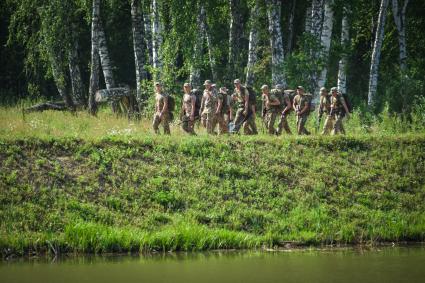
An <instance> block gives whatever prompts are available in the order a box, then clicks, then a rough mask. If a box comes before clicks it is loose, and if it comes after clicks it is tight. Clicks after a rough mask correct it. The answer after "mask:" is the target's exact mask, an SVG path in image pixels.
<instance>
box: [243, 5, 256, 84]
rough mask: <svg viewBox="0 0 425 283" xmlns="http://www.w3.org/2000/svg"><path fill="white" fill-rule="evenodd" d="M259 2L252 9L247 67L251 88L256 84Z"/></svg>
mask: <svg viewBox="0 0 425 283" xmlns="http://www.w3.org/2000/svg"><path fill="white" fill-rule="evenodd" d="M258 2H259V1H258V0H257V1H255V6H254V7H253V8H252V9H251V30H250V32H249V47H248V64H247V67H246V84H247V85H250V86H252V85H253V84H254V66H255V63H257V58H258V56H257V48H258V13H259V7H258Z"/></svg>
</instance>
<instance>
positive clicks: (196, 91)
mask: <svg viewBox="0 0 425 283" xmlns="http://www.w3.org/2000/svg"><path fill="white" fill-rule="evenodd" d="M191 94H192V95H194V96H195V97H196V100H195V119H197V118H199V117H200V116H201V115H200V113H199V111H200V110H201V103H202V96H203V94H204V93H203V92H202V90H200V89H197V88H195V89H192V92H191Z"/></svg>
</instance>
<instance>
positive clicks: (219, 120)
mask: <svg viewBox="0 0 425 283" xmlns="http://www.w3.org/2000/svg"><path fill="white" fill-rule="evenodd" d="M220 100H221V102H222V104H221V111H220V112H219V113H218V114H216V115H215V117H214V122H213V127H212V129H213V131H214V129H215V127H216V126H217V124H218V134H219V135H221V134H227V133H228V128H227V123H226V120H225V119H224V110H226V109H227V107H225V104H227V103H228V101H227V95H226V96H225V95H223V93H221V92H219V93H218V94H217V96H216V108H215V109H218V102H219V101H220ZM225 100H226V101H225ZM214 113H215V112H214Z"/></svg>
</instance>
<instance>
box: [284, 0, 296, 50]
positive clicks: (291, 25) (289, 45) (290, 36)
mask: <svg viewBox="0 0 425 283" xmlns="http://www.w3.org/2000/svg"><path fill="white" fill-rule="evenodd" d="M296 5H297V0H292V6H291V15H290V16H289V27H288V42H287V44H286V54H291V52H292V41H293V39H294V18H295V7H296Z"/></svg>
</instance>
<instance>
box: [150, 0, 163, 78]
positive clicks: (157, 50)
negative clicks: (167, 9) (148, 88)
mask: <svg viewBox="0 0 425 283" xmlns="http://www.w3.org/2000/svg"><path fill="white" fill-rule="evenodd" d="M159 13H160V12H159V4H158V0H153V1H152V19H153V21H152V39H153V40H152V61H153V62H152V63H153V68H154V69H155V70H154V79H155V80H159V79H160V78H161V76H160V74H161V70H162V58H161V46H162V24H161V19H160V15H159Z"/></svg>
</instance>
